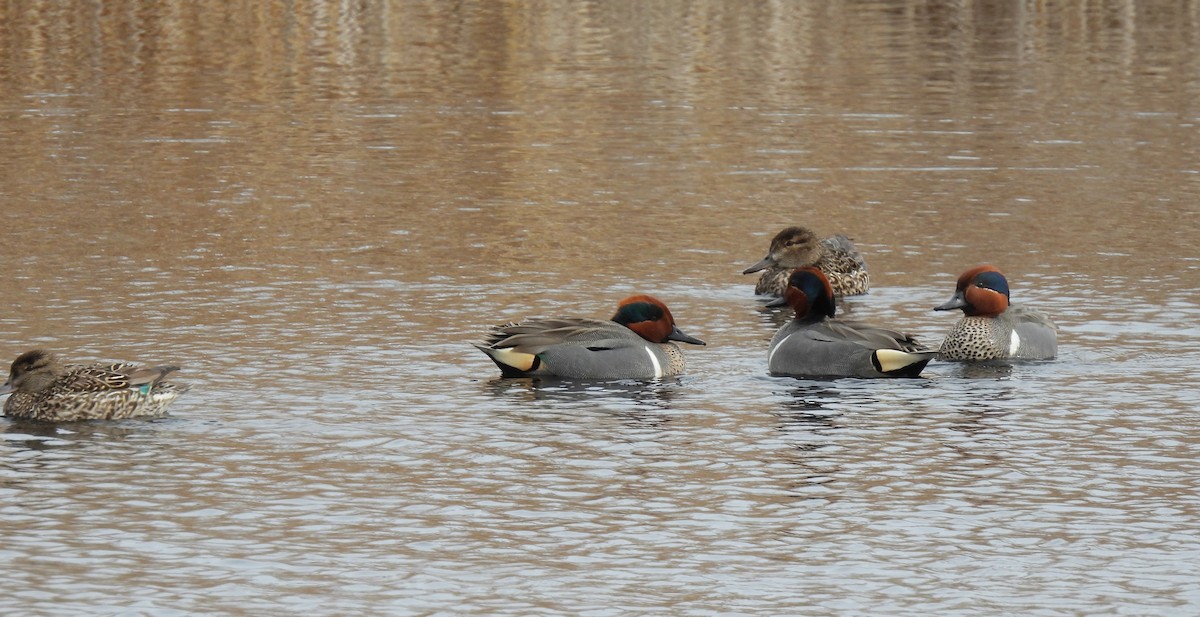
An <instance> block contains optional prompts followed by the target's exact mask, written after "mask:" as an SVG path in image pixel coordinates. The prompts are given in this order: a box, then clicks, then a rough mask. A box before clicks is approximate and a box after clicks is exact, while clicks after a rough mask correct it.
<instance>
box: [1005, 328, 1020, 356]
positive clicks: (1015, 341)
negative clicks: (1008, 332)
mask: <svg viewBox="0 0 1200 617" xmlns="http://www.w3.org/2000/svg"><path fill="white" fill-rule="evenodd" d="M1020 348H1021V337H1020V336H1017V331H1016V330H1013V333H1012V338H1011V340H1010V341H1009V343H1008V355H1010V356H1015V355H1017V350H1018V349H1020Z"/></svg>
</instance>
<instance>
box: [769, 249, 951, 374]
mask: <svg viewBox="0 0 1200 617" xmlns="http://www.w3.org/2000/svg"><path fill="white" fill-rule="evenodd" d="M771 304H775V305H778V306H783V305H787V306H791V308H792V309H793V310H794V311H795V312H796V315H795V317H794V318H793V319H792V320H791V321H790V322H788V323H786V324H784V325H783V327H781V328H780V329H779V331H777V332H776V333H775V336H774V337H773V338H772V339H771V344H770V347H769V351H768V352H767V370H768V371H769V372H770V373H771V374H772V375H783V376H791V377H871V378H873V377H917V376H918V375H920V374H921V371H922V370H924V369H925V365H927V364H929V362H930V361H931V360H933V359H934V357H935V356H936V355H937V350H931V349H928V348H926V347H925V346H924V345H922V344H921V343H919V342H917V340H916V339H915V338H913V337H912V336H911V335H908V334H904V333H901V332H897V331H895V330H891V329H888V328H883V327H880V326H874V325H870V324H866V323H863V322H861V321H851V320H843V319H837V318H836V314H837V307H836V304H835V300H834V291H833V286H832V284H830V282H829V279H828V278H827V277H826V276H825V273H824V272H823V271H821V269H820V268H817V267H815V266H807V267H804V268H796V269H794V270H792V272H791V274H790V275H789V276H788V279H787V289H786V290H785V291H784V294H783V297H782V298H780V299H778V300H775V301H773V302H772V303H771Z"/></svg>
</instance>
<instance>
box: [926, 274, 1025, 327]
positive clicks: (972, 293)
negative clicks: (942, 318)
mask: <svg viewBox="0 0 1200 617" xmlns="http://www.w3.org/2000/svg"><path fill="white" fill-rule="evenodd" d="M953 309H962V312H963V313H964V314H965V315H969V316H972V317H995V316H997V315H999V314H1000V313H1003V312H1004V311H1006V310H1008V279H1005V278H1004V275H1003V274H1001V273H1000V271H999V270H997V269H996V267H995V266H992V265H987V264H985V265H982V266H976V267H974V268H971V269H970V270H967V271H966V272H963V273H962V275H961V276H959V277H958V285H957V286H956V287H955V288H954V297H952V298H950V300H949V301H947V302H946V303H945V304H941V305H939V306H936V307H934V309H933V310H935V311H950V310H953Z"/></svg>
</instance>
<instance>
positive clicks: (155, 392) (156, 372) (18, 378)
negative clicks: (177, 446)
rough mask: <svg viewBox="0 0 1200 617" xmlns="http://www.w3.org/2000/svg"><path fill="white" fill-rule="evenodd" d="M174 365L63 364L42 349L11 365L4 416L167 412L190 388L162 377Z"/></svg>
mask: <svg viewBox="0 0 1200 617" xmlns="http://www.w3.org/2000/svg"><path fill="white" fill-rule="evenodd" d="M175 370H178V367H175V366H156V367H140V366H137V365H135V364H126V363H118V364H93V365H88V366H84V365H79V364H60V363H59V361H58V359H57V358H56V357H55V356H54V354H52V353H50V352H49V351H46V350H44V349H35V350H33V351H27V352H25V353H23V354H21V355H20V356H19V357H17V359H16V360H14V361H13V363H12V369H11V370H10V372H9V377H8V382H7V383H5V384H4V386H3V387H0V394H9V397H8V400H7V401H5V403H4V415H6V416H8V417H10V418H18V419H22V420H36V421H40V422H72V421H76V420H117V419H121V418H133V417H154V416H161V415H164V414H165V413H166V411H167V406H168V405H170V404H171V402H172V401H174V400H175V399H176V398H178V397H179V395H180V394H182V393H183V392H185V391H186V390H187V389H188V387H187V386H184V385H179V384H174V383H169V382H165V381H162V379H163V377H165V376H166V375H167V374H168V373H170V372H172V371H175Z"/></svg>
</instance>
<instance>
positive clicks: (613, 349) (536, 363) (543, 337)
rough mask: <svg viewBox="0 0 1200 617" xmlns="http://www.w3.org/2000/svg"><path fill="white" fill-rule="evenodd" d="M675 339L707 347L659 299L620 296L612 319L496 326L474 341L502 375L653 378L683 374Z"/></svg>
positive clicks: (547, 320) (641, 296)
mask: <svg viewBox="0 0 1200 617" xmlns="http://www.w3.org/2000/svg"><path fill="white" fill-rule="evenodd" d="M671 341H679V342H682V343H690V344H692V345H704V344H705V343H704V341H702V340H700V339H698V338H695V337H693V336H690V335H688V334H685V333H683V332H682V331H681V330H680V329H679V328H678V327H677V326H676V325H675V318H674V317H673V316H672V315H671V311H670V309H668V308H667V305H666V304H664V303H663V302H662V301H661V300H658V299H657V298H654V297H652V296H648V295H635V296H630V297H628V298H625V299H624V300H621V301H620V302H619V303H618V304H617V311H616V313H615V314H614V315H613V317H612V319H611V320H603V319H589V318H584V317H559V318H550V319H533V320H527V321H523V322H520V323H509V324H506V325H503V326H497V327H495V328H493V329H492V331H491V332H490V333H489V335H488V336H487V338H486V339H485V340H484V342H483V343H480V344H476V345H475V347H477V348H478V349H479V350H480V351H482V352H483V353H485V354H487V356H488V357H489V358H491V359H492V361H493V362H495V363H496V366H498V367H499V368H500V373H501V377H562V378H568V379H639V380H649V379H658V378H661V377H669V376H674V375H679V374H681V373H683V370H684V366H685V365H684V358H683V352H682V351H681V350H680V349H679V347H678V346H677V345H675V344H674V343H672V342H671Z"/></svg>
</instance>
